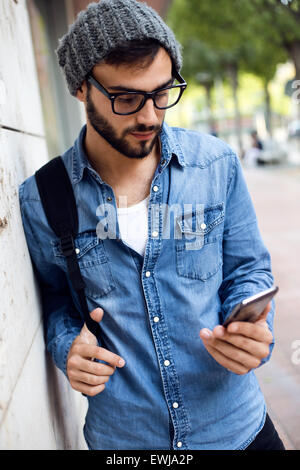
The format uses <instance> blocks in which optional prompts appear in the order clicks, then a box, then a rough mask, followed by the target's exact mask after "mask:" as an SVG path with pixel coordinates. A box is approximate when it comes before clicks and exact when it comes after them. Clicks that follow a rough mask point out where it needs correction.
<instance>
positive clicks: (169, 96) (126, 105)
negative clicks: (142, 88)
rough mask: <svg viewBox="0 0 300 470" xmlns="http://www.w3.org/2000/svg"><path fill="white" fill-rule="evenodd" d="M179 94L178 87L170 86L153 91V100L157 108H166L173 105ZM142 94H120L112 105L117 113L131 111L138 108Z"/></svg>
mask: <svg viewBox="0 0 300 470" xmlns="http://www.w3.org/2000/svg"><path fill="white" fill-rule="evenodd" d="M179 95H180V88H179V87H178V88H170V89H166V90H162V91H159V92H157V93H155V95H154V96H153V97H154V101H155V104H156V106H157V107H158V108H162V109H164V108H167V107H170V106H173V105H174V104H175V103H176V102H177V100H178V98H179ZM143 99H144V95H142V94H139V93H134V94H125V93H124V94H122V95H120V96H117V97H116V98H115V102H114V107H115V111H116V112H117V113H124V114H126V113H131V112H133V111H135V110H137V109H138V108H139V106H140V105H141V103H142V101H143Z"/></svg>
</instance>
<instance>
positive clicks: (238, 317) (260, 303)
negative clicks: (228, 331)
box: [223, 286, 279, 327]
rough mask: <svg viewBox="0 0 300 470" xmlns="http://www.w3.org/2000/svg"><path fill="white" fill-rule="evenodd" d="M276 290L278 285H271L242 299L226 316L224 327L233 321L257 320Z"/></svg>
mask: <svg viewBox="0 0 300 470" xmlns="http://www.w3.org/2000/svg"><path fill="white" fill-rule="evenodd" d="M278 290H279V287H278V286H273V287H271V288H270V289H266V290H264V291H262V292H259V293H258V294H255V295H252V296H251V297H248V298H247V299H244V300H243V301H242V302H240V303H238V304H237V305H236V306H235V307H234V309H233V310H232V312H231V313H230V315H229V317H227V319H226V320H225V322H224V323H223V326H225V327H226V326H227V325H229V323H232V322H233V321H247V322H251V323H254V322H255V321H256V320H258V318H259V317H260V315H261V314H262V312H263V311H264V309H265V308H266V306H267V305H268V303H269V302H270V301H271V300H272V298H273V297H274V295H275V294H277V292H278Z"/></svg>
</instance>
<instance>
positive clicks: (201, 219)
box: [175, 203, 224, 281]
mask: <svg viewBox="0 0 300 470" xmlns="http://www.w3.org/2000/svg"><path fill="white" fill-rule="evenodd" d="M223 222H224V204H223V203H219V204H216V205H214V206H206V207H205V206H204V207H203V208H201V209H200V210H194V211H190V212H188V213H185V214H184V218H182V216H179V217H177V218H176V227H177V233H178V236H179V239H176V240H175V247H176V269H177V273H178V274H179V276H183V277H187V278H190V279H199V280H201V281H206V280H207V279H209V278H210V277H211V276H213V275H214V274H216V273H217V272H218V271H219V269H220V267H221V266H222V264H223V259H222V233H223Z"/></svg>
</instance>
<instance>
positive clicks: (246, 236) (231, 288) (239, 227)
mask: <svg viewBox="0 0 300 470" xmlns="http://www.w3.org/2000/svg"><path fill="white" fill-rule="evenodd" d="M273 283H274V278H273V275H272V272H271V257H270V253H269V252H268V250H267V248H266V246H265V245H264V242H263V240H262V237H261V234H260V231H259V228H258V223H257V218H256V214H255V210H254V206H253V202H252V200H251V197H250V194H249V191H248V188H247V184H246V181H245V178H244V174H243V170H242V166H241V163H240V161H239V159H238V157H237V156H236V155H235V154H232V155H231V175H230V182H229V188H228V192H227V201H226V213H225V224H224V233H223V281H222V284H221V287H220V289H219V295H220V299H221V302H222V312H221V314H222V317H223V321H224V320H225V319H226V318H227V317H228V316H229V314H230V312H231V311H232V309H233V307H234V306H235V305H236V304H238V303H239V302H241V301H242V300H243V299H245V298H247V297H250V296H252V295H254V294H257V293H258V292H260V291H263V290H265V289H268V288H270V287H271V286H272V285H273ZM271 305H272V308H271V310H270V312H269V314H268V317H267V323H268V326H269V329H270V331H271V333H272V335H273V342H272V343H271V345H270V354H269V356H268V357H267V358H265V359H264V360H263V361H262V362H261V365H262V364H263V363H265V362H267V361H268V360H269V358H270V356H271V352H272V350H273V347H274V333H273V319H274V313H275V302H274V300H273V301H272V304H271Z"/></svg>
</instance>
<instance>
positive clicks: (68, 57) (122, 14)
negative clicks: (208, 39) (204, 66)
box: [55, 0, 182, 96]
mask: <svg viewBox="0 0 300 470" xmlns="http://www.w3.org/2000/svg"><path fill="white" fill-rule="evenodd" d="M143 39H156V40H157V41H158V42H159V43H160V44H161V45H162V46H163V47H164V48H165V49H166V50H167V52H168V53H169V54H170V56H171V59H172V60H173V63H174V66H175V69H176V70H177V71H178V72H179V71H180V69H181V66H182V56H181V45H180V44H179V43H178V42H177V40H176V39H175V36H174V33H173V32H172V30H171V29H170V28H169V27H168V26H167V25H166V24H165V22H164V21H163V20H162V18H161V17H160V16H159V14H158V13H157V12H156V11H155V10H154V9H153V8H151V7H149V6H148V5H147V4H146V3H142V2H138V1H136V0H100V1H99V2H94V3H90V4H89V5H88V7H87V8H86V9H85V10H83V11H81V12H80V13H79V14H78V16H77V18H76V20H75V21H74V23H73V24H72V25H71V26H70V27H69V30H68V32H67V34H65V35H64V36H63V37H62V38H61V39H60V40H59V46H58V48H57V50H56V51H55V52H56V54H57V56H58V60H59V65H60V66H61V67H62V70H63V73H64V75H65V78H66V81H67V85H68V88H69V91H70V93H71V95H73V96H75V95H76V92H77V90H78V88H80V86H81V84H82V82H83V80H84V79H85V77H86V75H87V74H88V73H89V72H90V71H91V70H92V68H93V67H94V66H95V65H96V64H98V63H99V62H100V61H101V60H102V59H103V58H104V57H105V56H106V55H107V54H108V53H109V52H110V51H111V50H112V49H115V48H117V47H118V46H120V45H123V44H124V42H126V41H131V40H143Z"/></svg>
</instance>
